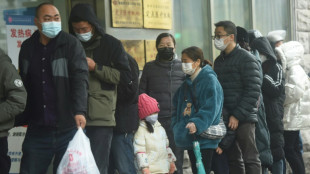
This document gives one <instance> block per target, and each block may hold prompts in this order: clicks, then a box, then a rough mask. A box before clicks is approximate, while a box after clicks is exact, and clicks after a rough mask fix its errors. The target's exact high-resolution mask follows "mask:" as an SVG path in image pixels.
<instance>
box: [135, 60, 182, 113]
mask: <svg viewBox="0 0 310 174" xmlns="http://www.w3.org/2000/svg"><path fill="white" fill-rule="evenodd" d="M184 79H185V74H184V73H183V71H182V64H181V61H180V60H179V59H173V60H172V61H167V62H163V61H160V60H159V58H156V60H154V61H151V62H148V63H146V64H145V66H144V68H143V72H142V76H141V79H140V85H139V93H140V94H142V93H146V94H148V95H149V96H151V97H153V98H155V99H156V100H157V101H158V103H159V106H160V112H159V114H158V117H159V119H160V118H165V117H169V118H170V117H171V115H172V99H173V96H174V93H175V92H176V91H177V89H178V88H179V87H180V86H181V84H182V82H183V81H184Z"/></svg>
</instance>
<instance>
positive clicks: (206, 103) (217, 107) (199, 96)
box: [171, 65, 224, 150]
mask: <svg viewBox="0 0 310 174" xmlns="http://www.w3.org/2000/svg"><path fill="white" fill-rule="evenodd" d="M191 95H194V96H195V98H196V100H195V101H196V103H195V105H196V107H197V108H198V109H197V111H196V110H195V107H194V104H193V100H192V96H191ZM223 100H224V99H223V90H222V87H221V85H220V83H219V82H218V80H217V77H216V74H215V73H214V71H213V70H212V68H211V67H210V66H209V65H206V66H205V67H203V68H202V69H201V71H200V72H199V74H198V76H197V77H196V78H195V79H194V81H191V78H190V76H187V77H186V80H185V81H184V82H183V84H182V85H181V87H180V88H179V89H178V91H177V92H176V94H175V95H174V99H173V104H174V107H175V108H176V110H175V111H174V112H173V114H172V124H171V126H172V128H173V134H174V139H175V143H176V145H177V146H178V147H181V148H184V149H187V150H190V149H193V144H192V142H193V140H194V136H195V138H196V140H197V141H198V142H199V143H200V148H201V149H207V148H211V149H215V148H216V147H217V146H218V143H219V141H220V140H219V139H218V140H211V139H206V138H202V137H200V136H199V135H200V134H201V133H202V132H203V131H204V130H206V129H207V128H208V127H210V126H211V125H216V124H218V123H219V121H220V117H221V113H222V107H223ZM189 105H190V107H189ZM187 107H188V111H189V112H187V113H188V115H186V116H184V111H185V109H186V108H187ZM189 108H190V109H189ZM189 122H193V123H195V125H196V128H197V132H196V133H195V134H194V135H191V134H189V130H188V129H186V128H185V126H186V125H187V123H189Z"/></svg>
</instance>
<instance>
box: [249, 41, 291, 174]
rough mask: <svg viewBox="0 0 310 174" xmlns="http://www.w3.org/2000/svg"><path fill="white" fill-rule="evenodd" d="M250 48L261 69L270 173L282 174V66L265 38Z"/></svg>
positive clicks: (283, 95) (283, 92)
mask: <svg viewBox="0 0 310 174" xmlns="http://www.w3.org/2000/svg"><path fill="white" fill-rule="evenodd" d="M251 48H252V49H254V50H257V51H258V52H259V56H260V59H261V62H262V69H263V75H264V78H263V84H262V93H263V100H264V104H265V108H266V118H267V125H268V129H269V132H270V142H271V143H270V148H271V151H272V157H273V164H272V166H271V171H272V173H274V174H282V173H283V163H284V162H285V161H284V149H283V148H284V137H283V123H282V119H283V114H284V113H283V110H284V107H283V101H284V99H285V88H284V83H285V81H284V76H283V71H282V66H281V65H280V64H279V63H278V61H277V57H276V55H275V54H274V51H273V49H272V47H271V45H270V44H269V41H268V39H267V38H266V37H259V38H257V39H255V40H254V41H253V42H252V44H251Z"/></svg>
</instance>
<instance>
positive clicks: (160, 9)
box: [143, 0, 172, 29]
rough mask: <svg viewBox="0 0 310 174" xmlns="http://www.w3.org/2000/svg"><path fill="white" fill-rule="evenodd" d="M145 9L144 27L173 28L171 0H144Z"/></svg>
mask: <svg viewBox="0 0 310 174" xmlns="http://www.w3.org/2000/svg"><path fill="white" fill-rule="evenodd" d="M143 10H144V28H155V29H171V28H172V1H171V0H143Z"/></svg>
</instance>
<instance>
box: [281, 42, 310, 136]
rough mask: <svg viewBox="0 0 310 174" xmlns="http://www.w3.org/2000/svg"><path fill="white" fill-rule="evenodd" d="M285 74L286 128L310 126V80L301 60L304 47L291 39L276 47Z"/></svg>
mask: <svg viewBox="0 0 310 174" xmlns="http://www.w3.org/2000/svg"><path fill="white" fill-rule="evenodd" d="M276 52H277V53H278V55H279V57H280V58H281V61H282V65H283V72H284V74H285V95H286V99H285V102H284V118H283V124H284V130H301V129H308V128H310V82H309V77H308V75H307V74H306V72H305V71H304V70H303V68H302V67H301V66H300V62H301V60H302V59H303V54H304V48H303V46H302V45H301V44H300V43H299V42H296V41H290V42H287V43H284V44H282V45H281V46H280V47H278V48H276Z"/></svg>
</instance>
